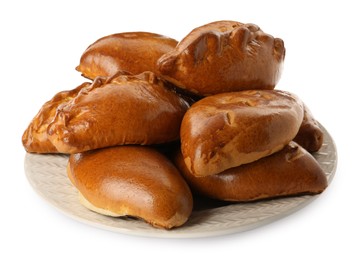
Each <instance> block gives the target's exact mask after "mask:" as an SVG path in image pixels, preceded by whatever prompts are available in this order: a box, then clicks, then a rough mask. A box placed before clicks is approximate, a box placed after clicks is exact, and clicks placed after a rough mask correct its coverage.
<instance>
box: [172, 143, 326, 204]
mask: <svg viewBox="0 0 355 260" xmlns="http://www.w3.org/2000/svg"><path fill="white" fill-rule="evenodd" d="M175 162H176V165H177V167H178V168H179V169H180V172H181V173H182V174H183V175H184V177H185V179H186V181H187V182H188V184H189V185H190V187H191V189H192V191H194V192H196V193H198V194H200V195H204V196H207V197H210V198H214V199H218V200H225V201H238V202H247V201H255V200H260V199H270V198H276V197H284V196H296V195H303V194H318V193H321V192H322V191H323V190H324V189H325V188H326V187H327V179H326V176H325V174H324V172H323V170H322V169H321V167H320V166H319V164H318V162H317V161H316V160H315V159H314V158H313V156H312V155H311V154H309V153H308V152H307V151H306V150H305V149H303V148H302V147H301V146H299V145H298V144H296V143H294V142H291V143H290V144H288V145H287V146H285V148H283V149H282V150H281V151H279V152H277V153H274V154H272V155H270V156H267V157H264V158H262V159H259V160H257V161H255V162H252V163H248V164H244V165H241V166H238V167H235V168H230V169H228V170H225V171H224V172H222V173H220V174H216V175H211V176H206V177H196V176H194V175H193V174H191V172H190V171H189V170H188V169H187V167H186V165H185V162H184V160H183V157H182V155H181V153H178V154H177V155H176V157H175Z"/></svg>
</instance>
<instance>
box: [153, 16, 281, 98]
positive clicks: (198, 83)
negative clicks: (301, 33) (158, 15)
mask: <svg viewBox="0 0 355 260" xmlns="http://www.w3.org/2000/svg"><path fill="white" fill-rule="evenodd" d="M284 58H285V48H284V43H283V41H282V40H281V39H279V38H274V37H272V36H271V35H269V34H266V33H264V32H263V31H262V30H260V28H259V27H258V26H257V25H254V24H242V23H239V22H234V21H217V22H213V23H209V24H206V25H203V26H201V27H198V28H196V29H194V30H193V31H191V32H190V33H189V34H188V35H187V36H186V37H185V38H184V39H183V40H182V41H181V42H180V43H179V44H178V45H177V46H176V48H175V49H174V50H173V51H171V52H168V53H166V54H164V55H163V56H162V57H161V58H160V59H159V60H158V68H159V71H160V73H161V74H162V76H163V77H164V78H165V79H167V80H169V81H171V82H172V83H174V84H176V85H177V86H179V87H181V88H184V89H186V90H188V91H190V92H193V93H195V94H199V95H204V96H207V95H212V94H218V93H223V92H231V91H240V90H248V89H273V88H274V87H275V85H276V83H277V82H278V80H279V78H280V76H281V71H282V66H283V61H284Z"/></svg>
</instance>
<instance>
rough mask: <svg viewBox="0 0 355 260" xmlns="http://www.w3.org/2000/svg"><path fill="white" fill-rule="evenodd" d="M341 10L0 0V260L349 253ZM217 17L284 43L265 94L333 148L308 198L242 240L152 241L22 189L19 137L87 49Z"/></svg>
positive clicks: (344, 15)
mask: <svg viewBox="0 0 355 260" xmlns="http://www.w3.org/2000/svg"><path fill="white" fill-rule="evenodd" d="M63 2H65V3H63ZM69 2H70V4H69ZM195 2H196V3H195ZM351 2H352V1H341V0H338V1H289V2H287V1H270V0H268V1H245V0H244V1H224V0H216V1H207V0H205V1H192V0H190V1H182V0H179V1H159V2H154V1H141V2H138V1H134V0H130V1H118V0H117V1H104V0H100V1H37V0H31V1H16V0H13V1H1V3H0V32H1V40H0V51H1V53H0V73H1V79H0V90H1V92H0V98H1V102H0V113H1V114H0V119H1V126H0V131H1V135H0V137H1V143H0V158H1V159H0V160H1V164H0V178H1V184H0V185H1V186H0V202H1V214H0V238H1V240H2V242H1V246H0V247H1V249H0V258H1V259H24V256H28V257H29V258H30V259H67V258H69V259H119V258H127V257H128V258H129V259H132V258H133V257H135V256H137V257H141V258H143V257H144V258H147V257H148V259H150V258H155V259H168V258H173V259H186V257H189V259H190V257H191V259H192V258H196V257H198V258H200V259H209V258H210V259H224V258H227V257H228V258H235V259H246V258H248V259H256V258H262V259H312V258H313V259H324V258H326V259H334V258H339V257H340V255H343V256H347V259H351V257H354V256H355V253H354V248H353V246H354V240H353V237H354V232H355V225H354V221H355V215H354V205H355V204H354V198H355V196H354V190H355V189H354V187H355V177H354V176H355V171H354V168H355V167H354V155H353V154H354V145H355V142H354V127H353V125H352V126H351V125H350V124H351V123H352V121H354V115H353V114H354V106H353V104H354V96H353V93H354V92H353V89H354V88H355V84H354V75H355V65H354V61H355V53H354V48H355V47H354V46H355V37H354V28H353V27H354V24H355V19H354V18H353V17H354V14H353V11H354V9H352V8H351V7H350V3H351ZM222 19H230V20H236V21H240V22H252V23H255V24H257V25H259V26H260V27H261V28H262V29H263V30H264V31H265V32H267V33H270V34H272V35H274V36H276V37H280V38H282V39H283V40H284V41H285V46H286V49H287V51H286V60H285V67H284V73H283V75H282V79H281V80H280V82H279V84H278V86H277V88H278V89H284V90H288V91H292V92H294V93H296V94H298V95H299V96H300V97H301V98H302V99H303V100H304V101H305V102H306V104H308V106H309V107H310V108H311V110H312V111H313V114H314V115H315V116H316V117H317V119H318V120H319V121H320V122H321V123H322V124H323V125H324V126H325V127H326V128H327V129H328V131H329V132H330V133H331V135H332V136H333V138H334V140H335V142H336V144H337V149H338V156H339V163H338V169H337V172H336V175H335V178H334V180H333V182H332V183H331V185H330V186H329V188H328V189H327V190H326V191H325V192H324V193H323V194H322V195H321V196H320V197H319V198H318V199H317V200H316V201H314V202H313V203H312V204H310V205H309V206H307V207H306V208H304V209H302V210H301V211H298V212H297V213H295V214H292V215H291V216H289V217H286V218H284V219H282V220H280V221H277V222H274V223H272V224H269V225H267V226H264V227H261V228H258V229H255V230H252V231H248V232H244V233H239V234H233V235H228V236H222V237H215V238H207V239H206V238H205V239H152V238H142V237H134V236H129V235H121V234H117V233H113V232H109V231H104V230H100V229H97V228H94V227H91V226H87V225H85V224H82V223H79V222H77V221H75V220H72V219H70V218H69V217H67V216H65V215H63V214H62V213H60V212H59V211H58V210H56V209H55V208H53V207H52V206H51V205H49V204H47V203H46V202H45V201H44V200H43V199H42V198H40V197H39V196H38V195H37V194H36V193H35V192H34V191H33V189H32V188H31V187H30V185H29V183H28V182H27V180H26V177H25V174H24V170H23V161H24V155H25V151H24V149H23V147H22V144H21V135H22V133H23V131H24V130H25V128H26V127H27V125H28V123H29V121H30V120H31V119H32V117H33V116H34V115H35V114H36V113H37V111H38V109H39V108H40V106H41V105H42V104H43V103H44V102H45V101H46V100H48V99H50V98H51V97H52V96H53V95H54V94H55V93H57V92H58V91H61V90H65V89H72V88H74V87H76V86H77V85H79V84H80V83H81V82H82V81H83V80H84V79H83V78H81V76H80V74H79V73H78V72H76V71H75V70H74V68H75V66H76V65H78V62H79V59H80V56H81V54H82V52H83V51H84V50H85V48H86V47H87V46H88V45H89V44H91V43H92V42H93V41H95V40H96V39H98V38H100V37H102V36H105V35H108V34H112V33H117V32H124V31H150V32H156V33H160V34H165V35H168V36H170V37H173V38H176V39H178V40H180V39H181V38H182V37H184V36H185V35H186V34H187V33H188V32H189V31H191V30H192V29H193V28H195V27H197V26H200V25H202V24H205V23H208V22H212V21H215V20H222ZM21 256H22V258H20V257H21ZM353 259H354V258H353Z"/></svg>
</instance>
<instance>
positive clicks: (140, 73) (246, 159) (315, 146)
mask: <svg viewBox="0 0 355 260" xmlns="http://www.w3.org/2000/svg"><path fill="white" fill-rule="evenodd" d="M284 58H285V47H284V43H283V41H282V40H281V39H279V38H274V37H273V36H271V35H269V34H266V33H264V32H263V31H262V30H261V29H260V28H259V27H258V26H257V25H255V24H244V23H240V22H235V21H216V22H212V23H209V24H206V25H203V26H201V27H198V28H195V29H193V30H192V31H191V32H190V33H189V34H188V35H187V36H186V37H185V38H183V39H182V40H181V41H180V42H178V41H176V40H174V39H172V38H169V37H166V36H162V35H159V34H154V33H148V32H125V33H118V34H113V35H109V36H106V37H103V38H100V39H98V40H97V41H96V42H94V43H93V44H91V45H90V46H89V47H88V48H87V49H86V50H85V52H84V53H83V54H82V56H81V59H80V64H79V65H78V66H77V68H76V69H77V70H78V71H79V72H81V73H82V75H83V76H84V77H85V78H87V79H88V81H87V82H85V83H83V84H82V85H80V86H78V87H76V88H74V89H72V90H69V91H62V92H59V93H57V94H56V95H55V96H54V97H53V98H52V99H51V100H49V101H48V102H46V103H45V104H44V105H43V106H42V108H41V109H40V111H39V112H38V114H37V115H36V116H35V117H34V118H33V120H32V121H31V123H30V124H29V126H28V128H27V129H26V131H25V132H24V134H23V137H22V141H23V145H24V147H25V149H26V151H27V152H30V153H41V154H45V153H64V154H69V155H70V156H69V160H68V167H67V173H68V177H69V179H70V181H71V182H72V184H73V185H74V186H75V187H76V189H77V190H78V193H79V199H80V202H81V203H82V204H83V205H84V206H86V207H87V208H89V209H91V210H93V211H95V212H98V213H100V214H104V215H109V216H118V217H119V216H132V217H136V218H139V219H142V220H144V221H146V222H148V223H150V224H151V225H152V226H155V227H162V228H166V229H171V228H174V227H178V226H181V225H183V224H184V223H185V222H186V221H188V219H189V216H190V214H191V212H192V210H193V205H194V204H193V201H194V198H196V196H203V197H208V198H211V199H214V200H221V201H230V202H231V203H232V202H234V203H235V202H253V201H256V200H261V199H271V198H278V197H284V196H298V195H303V194H318V193H321V192H322V191H323V190H324V189H325V188H326V187H327V179H326V176H325V173H324V172H323V170H322V169H321V167H320V166H319V164H318V162H317V161H316V160H315V159H314V157H313V156H312V154H311V153H313V152H316V151H318V150H319V149H320V148H321V146H322V143H323V133H322V130H321V128H320V127H319V125H318V123H317V121H316V120H315V119H314V118H313V116H312V114H311V112H310V110H309V109H308V108H307V107H306V105H305V104H304V103H303V102H302V100H300V99H299V98H298V97H297V96H296V95H295V94H293V93H290V92H287V91H283V90H276V89H274V88H275V86H276V84H277V82H278V81H279V79H280V76H281V72H282V66H283V61H284Z"/></svg>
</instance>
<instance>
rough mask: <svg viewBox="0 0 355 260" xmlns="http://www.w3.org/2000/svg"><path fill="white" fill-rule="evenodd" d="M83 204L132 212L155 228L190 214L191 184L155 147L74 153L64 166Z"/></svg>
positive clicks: (174, 224) (121, 213) (120, 212)
mask: <svg viewBox="0 0 355 260" xmlns="http://www.w3.org/2000/svg"><path fill="white" fill-rule="evenodd" d="M67 171H68V176H69V179H70V180H71V181H72V183H73V184H74V186H75V187H76V188H77V189H78V190H79V192H80V194H81V195H82V197H81V200H80V201H81V202H82V203H83V205H84V206H86V207H88V208H89V209H91V210H93V211H96V212H98V213H101V214H104V215H110V216H115V217H117V216H134V217H138V218H142V219H144V220H145V221H147V222H148V223H150V224H151V225H153V226H156V227H163V228H167V229H170V228H173V227H177V226H181V225H182V224H184V223H185V222H186V221H187V219H188V218H189V216H190V214H191V211H192V206H193V201H192V195H191V191H190V188H189V187H188V185H187V184H186V182H185V181H184V179H183V177H182V176H181V175H180V173H179V171H178V170H177V169H176V168H175V166H174V165H173V164H172V163H171V162H170V161H169V160H168V159H167V158H166V157H165V156H163V155H162V154H160V153H159V152H157V151H156V150H154V149H152V148H148V147H144V146H117V147H111V148H104V149H98V150H95V151H88V152H85V153H78V154H73V155H71V156H70V158H69V163H68V167H67Z"/></svg>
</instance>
